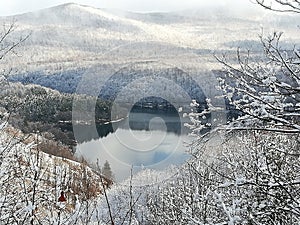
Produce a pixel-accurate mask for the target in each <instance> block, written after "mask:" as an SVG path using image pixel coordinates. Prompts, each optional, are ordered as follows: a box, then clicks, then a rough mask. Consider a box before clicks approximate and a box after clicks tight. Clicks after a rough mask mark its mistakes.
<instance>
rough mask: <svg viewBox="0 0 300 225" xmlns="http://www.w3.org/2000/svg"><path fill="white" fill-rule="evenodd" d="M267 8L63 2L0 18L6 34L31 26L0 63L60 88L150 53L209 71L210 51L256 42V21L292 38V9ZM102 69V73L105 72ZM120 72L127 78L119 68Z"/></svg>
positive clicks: (27, 79)
mask: <svg viewBox="0 0 300 225" xmlns="http://www.w3.org/2000/svg"><path fill="white" fill-rule="evenodd" d="M268 15H269V14H267V13H266V12H265V11H255V12H252V11H249V12H246V11H241V12H237V11H233V10H230V9H227V8H203V9H197V10H189V11H182V12H173V13H144V14H143V13H131V12H123V11H116V10H108V9H96V8H92V7H89V6H84V5H77V4H73V3H70V4H64V5H60V6H56V7H52V8H48V9H43V10H39V11H36V12H30V13H25V14H22V15H15V16H12V17H2V18H0V23H1V22H2V23H3V22H6V23H10V22H11V21H13V20H16V24H17V29H16V30H15V32H14V33H13V36H12V37H11V38H12V39H14V40H17V39H18V38H19V37H20V36H25V35H28V34H30V36H29V38H28V39H27V40H26V42H25V43H24V44H23V45H22V47H20V48H19V49H18V55H19V57H15V55H12V56H9V57H7V58H6V60H4V61H2V62H1V67H3V68H5V69H6V70H9V69H11V68H13V72H12V78H11V79H12V80H13V81H22V82H24V83H37V84H41V85H43V86H47V87H51V88H54V89H58V90H60V91H63V92H74V90H75V89H76V87H77V84H78V82H80V80H81V78H82V76H83V74H85V73H86V72H87V69H89V70H90V69H91V68H94V67H98V70H99V68H100V70H101V71H103V70H106V69H107V68H108V69H109V70H110V72H109V74H108V75H107V74H106V75H107V76H111V75H113V74H114V73H115V72H117V71H119V70H121V69H122V68H124V67H127V66H128V65H132V64H134V63H137V62H141V61H149V60H150V61H151V60H154V61H159V62H161V63H162V64H169V65H173V66H174V67H178V68H182V69H184V70H185V71H186V70H187V71H190V70H193V71H198V72H200V73H201V74H206V76H209V75H207V73H205V72H203V71H206V70H211V69H218V68H220V65H219V64H218V63H216V60H215V59H214V57H213V53H216V54H219V53H220V52H221V51H226V52H227V54H229V55H230V54H235V51H236V48H237V47H245V48H254V51H256V50H257V48H260V43H259V39H258V35H259V34H260V33H261V27H264V32H265V33H268V32H271V31H273V30H274V29H277V30H283V29H284V31H285V32H286V33H287V34H288V35H286V36H287V37H293V38H294V40H292V42H297V39H298V37H297V35H294V34H295V32H296V30H297V26H296V25H297V24H296V21H297V17H293V16H276V17H274V16H273V17H270V16H268ZM274 18H275V19H274ZM286 24H289V26H286ZM283 41H284V36H283ZM289 41H290V40H289ZM99 65H101V66H100V67H99ZM104 68H105V69H104ZM106 73H108V72H106ZM101 75H102V76H103V78H102V81H103V80H107V79H108V77H105V76H104V75H103V74H101ZM121 79H124V82H125V81H126V79H127V78H126V76H125V75H124V74H123V76H122V78H121ZM201 79H202V78H201ZM102 81H101V82H102Z"/></svg>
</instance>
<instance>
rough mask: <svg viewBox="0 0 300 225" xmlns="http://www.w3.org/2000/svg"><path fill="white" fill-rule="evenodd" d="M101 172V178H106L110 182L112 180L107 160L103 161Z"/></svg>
mask: <svg viewBox="0 0 300 225" xmlns="http://www.w3.org/2000/svg"><path fill="white" fill-rule="evenodd" d="M101 172H102V174H103V176H104V177H106V178H107V179H110V180H113V179H114V175H113V172H112V170H111V167H110V164H109V162H108V161H107V160H106V161H105V163H104V165H103V167H102V170H101Z"/></svg>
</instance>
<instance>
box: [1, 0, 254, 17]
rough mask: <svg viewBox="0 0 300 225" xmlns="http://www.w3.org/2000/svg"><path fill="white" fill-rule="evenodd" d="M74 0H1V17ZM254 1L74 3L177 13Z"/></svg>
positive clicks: (102, 0)
mask: <svg viewBox="0 0 300 225" xmlns="http://www.w3.org/2000/svg"><path fill="white" fill-rule="evenodd" d="M70 1H72V0H0V16H7V15H15V14H19V13H24V12H31V11H35V10H38V9H42V8H48V7H51V6H55V5H60V4H63V3H68V2H70ZM251 1H253V0H73V1H72V2H74V3H79V4H83V5H90V6H94V7H97V8H113V9H122V10H129V11H139V12H149V11H176V10H183V9H191V8H192V9H194V8H200V7H201V6H203V5H213V4H214V5H222V6H224V5H225V6H227V5H228V7H233V6H234V7H242V8H248V7H253V3H251Z"/></svg>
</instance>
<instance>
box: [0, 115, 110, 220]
mask: <svg viewBox="0 0 300 225" xmlns="http://www.w3.org/2000/svg"><path fill="white" fill-rule="evenodd" d="M37 138H38V137H37V136H36V135H24V134H22V133H21V132H20V131H18V130H16V129H14V128H12V127H10V126H8V125H6V124H5V123H4V122H3V121H2V122H1V125H0V185H1V189H0V207H1V213H0V224H30V221H31V218H32V217H35V219H37V220H38V221H39V222H40V223H41V224H56V222H57V221H59V220H61V221H65V223H68V224H71V221H75V220H79V219H78V218H77V217H78V215H77V214H76V213H78V212H79V211H80V210H82V208H81V207H84V204H85V202H86V201H91V200H92V199H93V198H95V197H99V196H100V195H101V194H102V193H103V187H102V186H101V185H100V184H101V178H100V176H99V175H98V173H96V172H94V171H93V170H92V169H91V168H89V167H88V166H87V165H86V164H84V163H78V162H74V161H71V160H67V159H63V158H60V157H55V156H51V155H48V154H46V153H44V152H42V151H40V150H39V144H37V143H38V142H37ZM40 138H41V137H40ZM40 138H39V142H40V141H41V140H40ZM103 182H104V184H105V185H107V187H108V186H110V185H111V183H110V181H109V180H107V179H103ZM61 191H63V192H64V195H65V197H66V201H65V202H63V203H60V202H59V201H58V198H59V196H60V194H61ZM79 202H80V203H81V207H80V206H78V203H79ZM60 213H61V214H62V215H60ZM65 214H68V217H66V215H65Z"/></svg>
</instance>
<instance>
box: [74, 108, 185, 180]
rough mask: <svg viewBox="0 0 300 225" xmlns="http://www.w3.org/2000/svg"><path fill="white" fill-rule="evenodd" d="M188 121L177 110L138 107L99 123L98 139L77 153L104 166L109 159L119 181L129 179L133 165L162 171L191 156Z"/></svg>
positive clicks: (80, 147)
mask: <svg viewBox="0 0 300 225" xmlns="http://www.w3.org/2000/svg"><path fill="white" fill-rule="evenodd" d="M186 122H189V120H188V118H182V117H180V116H179V114H178V112H177V111H172V110H160V109H145V108H136V109H134V110H131V112H130V113H129V115H128V117H127V118H126V119H124V120H122V121H119V122H115V123H109V124H101V125H97V131H98V135H99V138H97V139H93V140H90V141H87V142H84V143H81V144H79V145H78V146H77V148H76V154H77V155H81V156H83V157H84V158H85V159H87V160H88V161H89V162H92V163H96V161H97V159H98V160H99V161H100V163H101V164H102V165H103V163H104V162H105V161H106V160H107V161H108V162H109V163H110V165H111V168H112V171H113V173H114V175H115V179H116V181H122V180H124V179H126V178H128V177H129V176H130V170H131V166H133V170H134V172H138V171H140V170H142V169H145V168H150V169H155V170H163V169H165V168H167V167H168V166H170V165H178V164H182V163H184V162H185V161H186V160H187V159H188V158H189V155H188V154H187V153H186V147H185V144H184V143H185V142H187V141H188V137H187V134H188V130H187V128H186V127H184V123H186ZM82 129H88V128H87V127H84V128H82ZM83 132H87V130H85V131H84V130H83ZM87 133H88V132H87Z"/></svg>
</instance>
